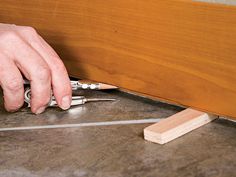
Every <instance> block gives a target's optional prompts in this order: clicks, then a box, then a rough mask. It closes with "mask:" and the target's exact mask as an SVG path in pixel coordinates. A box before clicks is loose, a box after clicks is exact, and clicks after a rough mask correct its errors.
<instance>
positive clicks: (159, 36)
mask: <svg viewBox="0 0 236 177" xmlns="http://www.w3.org/2000/svg"><path fill="white" fill-rule="evenodd" d="M0 11H1V13H0V21H1V22H5V23H16V24H19V25H30V26H33V27H35V28H36V29H37V30H38V31H39V33H40V34H41V35H42V36H43V37H44V38H45V39H46V40H47V41H48V42H49V43H50V44H51V45H52V46H53V47H54V48H55V50H56V51H57V52H58V53H59V55H60V56H61V58H62V59H63V60H64V62H65V64H66V66H67V68H68V70H69V73H70V74H71V75H73V76H78V77H81V78H86V79H91V80H97V81H102V82H106V83H109V84H113V85H117V86H120V87H122V88H126V89H129V90H134V91H136V92H140V93H144V94H148V95H151V96H156V97H159V98H162V99H165V100H168V101H172V102H174V103H178V104H182V105H186V106H191V107H194V108H198V109H200V110H203V111H208V112H212V113H217V114H220V115H227V116H231V117H235V118H236V107H235V105H236V7H233V6H232V7H231V6H226V5H216V4H208V3H198V2H192V1H191V0H166V1H163V0H147V1H141V0H140V1H139V0H107V1H103V0H93V1H89V0H57V1H54V0H40V1H38V0H24V1H23V0H22V1H15V0H4V1H1V2H0Z"/></svg>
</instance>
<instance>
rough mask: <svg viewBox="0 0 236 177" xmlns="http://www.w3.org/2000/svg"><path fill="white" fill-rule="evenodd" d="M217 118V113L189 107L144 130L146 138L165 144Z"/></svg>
mask: <svg viewBox="0 0 236 177" xmlns="http://www.w3.org/2000/svg"><path fill="white" fill-rule="evenodd" d="M216 118H217V116H215V115H212V114H207V113H205V112H201V111H197V110H194V109H191V108H188V109H185V110H183V111H181V112H179V113H177V114H174V115H173V116H170V117H168V118H166V119H163V120H162V121H160V122H158V123H155V124H153V125H150V126H148V127H146V128H145V129H144V131H143V132H144V139H146V140H148V141H151V142H154V143H158V144H165V143H168V142H170V141H172V140H174V139H176V138H179V137H180V136H183V135H185V134H186V133H189V132H190V131H193V130H195V129H197V128H199V127H201V126H203V125H205V124H207V123H209V122H211V121H213V120H214V119H216Z"/></svg>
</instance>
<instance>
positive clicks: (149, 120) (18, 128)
mask: <svg viewBox="0 0 236 177" xmlns="http://www.w3.org/2000/svg"><path fill="white" fill-rule="evenodd" d="M160 120H162V118H156V119H140V120H120V121H106V122H89V123H79V124H61V125H39V126H28V127H7V128H0V132H4V131H20V130H38V129H55V128H76V127H94V126H109V125H129V124H145V123H156V122H159V121H160Z"/></svg>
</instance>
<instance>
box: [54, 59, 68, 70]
mask: <svg viewBox="0 0 236 177" xmlns="http://www.w3.org/2000/svg"><path fill="white" fill-rule="evenodd" d="M54 67H55V69H56V70H57V71H58V72H60V73H65V72H67V71H66V68H65V65H64V63H63V62H62V61H61V60H60V59H56V61H55V62H54Z"/></svg>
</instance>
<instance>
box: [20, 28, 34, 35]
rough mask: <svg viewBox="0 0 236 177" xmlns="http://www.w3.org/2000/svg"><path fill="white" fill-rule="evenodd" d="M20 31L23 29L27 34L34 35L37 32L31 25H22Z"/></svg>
mask: <svg viewBox="0 0 236 177" xmlns="http://www.w3.org/2000/svg"><path fill="white" fill-rule="evenodd" d="M22 31H24V32H26V33H28V34H32V35H36V34H37V31H36V30H35V29H34V28H33V27H31V26H24V27H23V28H22Z"/></svg>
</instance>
